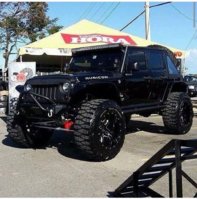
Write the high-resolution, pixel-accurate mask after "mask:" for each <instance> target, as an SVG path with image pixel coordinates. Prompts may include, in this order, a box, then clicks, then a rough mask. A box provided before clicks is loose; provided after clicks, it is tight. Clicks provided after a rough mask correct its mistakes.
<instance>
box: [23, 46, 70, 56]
mask: <svg viewBox="0 0 197 199" xmlns="http://www.w3.org/2000/svg"><path fill="white" fill-rule="evenodd" d="M24 49H25V54H29V55H43V54H46V55H56V56H71V55H72V53H71V49H68V48H44V49H43V48H30V47H25V48H24Z"/></svg>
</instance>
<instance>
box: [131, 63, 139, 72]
mask: <svg viewBox="0 0 197 199" xmlns="http://www.w3.org/2000/svg"><path fill="white" fill-rule="evenodd" d="M132 70H134V71H138V70H139V64H138V62H134V63H133V64H132Z"/></svg>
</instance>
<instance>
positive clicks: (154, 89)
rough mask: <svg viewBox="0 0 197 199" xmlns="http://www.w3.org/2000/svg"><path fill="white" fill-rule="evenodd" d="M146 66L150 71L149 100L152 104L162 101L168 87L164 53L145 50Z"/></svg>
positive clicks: (155, 50)
mask: <svg viewBox="0 0 197 199" xmlns="http://www.w3.org/2000/svg"><path fill="white" fill-rule="evenodd" d="M146 56H147V65H148V68H149V70H150V71H151V75H150V76H151V80H150V84H151V85H150V86H151V94H150V96H149V97H150V99H151V100H152V101H153V102H160V101H162V100H163V97H164V94H165V92H167V86H168V81H167V79H168V71H167V68H166V64H165V59H164V58H165V51H163V50H157V49H149V50H147V54H146Z"/></svg>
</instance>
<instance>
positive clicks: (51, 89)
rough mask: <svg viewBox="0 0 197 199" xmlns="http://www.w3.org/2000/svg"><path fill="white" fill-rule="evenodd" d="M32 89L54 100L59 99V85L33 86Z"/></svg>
mask: <svg viewBox="0 0 197 199" xmlns="http://www.w3.org/2000/svg"><path fill="white" fill-rule="evenodd" d="M32 91H33V92H34V93H36V94H39V95H42V96H45V97H48V98H49V99H51V100H54V101H56V100H58V96H59V94H60V91H59V86H57V85H50V86H48V85H46V86H33V89H32ZM37 98H39V97H37Z"/></svg>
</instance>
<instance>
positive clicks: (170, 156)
mask: <svg viewBox="0 0 197 199" xmlns="http://www.w3.org/2000/svg"><path fill="white" fill-rule="evenodd" d="M196 151H197V139H193V140H171V141H170V142H169V143H167V144H166V145H165V146H164V147H163V148H162V149H161V150H159V151H158V152H157V153H156V154H155V155H154V156H153V157H152V158H150V159H149V160H148V161H147V162H146V163H145V164H144V165H142V166H141V167H140V168H139V169H138V170H137V171H135V172H134V173H133V175H131V176H130V177H129V178H128V179H127V180H126V181H125V182H123V183H122V184H121V185H120V186H119V187H118V188H117V189H116V190H115V191H114V192H113V193H112V194H111V196H115V197H146V196H151V197H163V196H162V195H161V194H159V192H156V191H154V190H152V189H151V188H150V185H152V184H153V183H154V182H156V181H157V180H158V179H160V178H161V177H162V176H164V175H165V174H167V173H168V178H169V181H168V182H169V197H173V181H172V179H173V177H172V170H173V169H174V168H175V171H176V175H175V178H176V180H175V182H176V197H183V183H182V177H184V178H185V179H186V180H187V181H188V182H190V183H191V184H192V185H193V186H194V187H195V188H196V189H197V183H196V182H195V181H194V180H193V179H192V178H191V177H190V176H189V175H188V174H186V172H185V171H183V170H182V162H183V161H185V160H191V159H196V158H197V154H195V153H196ZM196 195H197V193H196V194H195V196H194V197H196Z"/></svg>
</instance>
